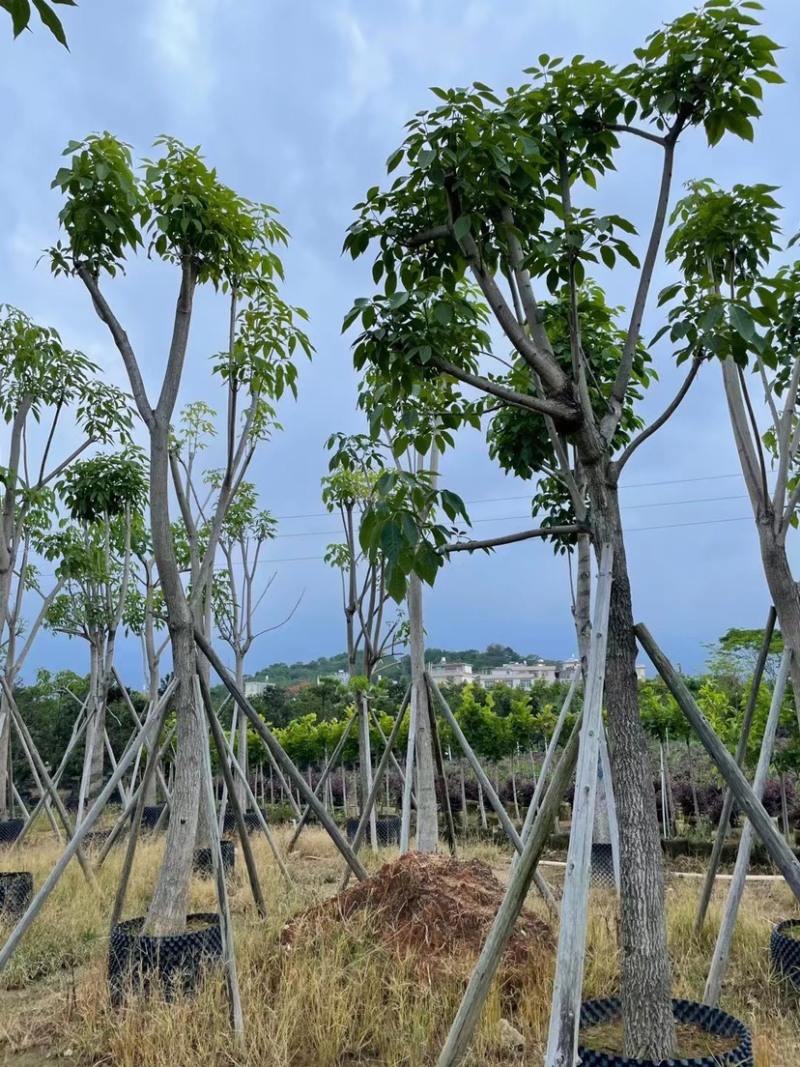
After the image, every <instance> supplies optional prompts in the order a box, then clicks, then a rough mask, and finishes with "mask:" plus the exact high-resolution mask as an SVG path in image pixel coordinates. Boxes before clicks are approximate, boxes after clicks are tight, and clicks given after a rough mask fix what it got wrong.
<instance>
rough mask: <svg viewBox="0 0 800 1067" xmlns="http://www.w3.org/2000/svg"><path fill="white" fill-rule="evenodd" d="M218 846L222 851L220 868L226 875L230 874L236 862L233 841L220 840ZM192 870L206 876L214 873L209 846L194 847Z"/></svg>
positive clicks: (212, 857) (212, 858)
mask: <svg viewBox="0 0 800 1067" xmlns="http://www.w3.org/2000/svg"><path fill="white" fill-rule="evenodd" d="M219 846H220V851H221V852H222V870H223V871H224V872H225V874H226V875H228V874H232V873H233V867H234V864H235V862H236V850H235V848H234V845H233V841H220V843H219ZM192 870H193V871H194V873H195V874H200V875H202V876H203V877H206V878H210V877H211V876H212V874H213V873H214V856H213V852H212V850H211V849H210V848H196V849H195V850H194V857H193V858H192Z"/></svg>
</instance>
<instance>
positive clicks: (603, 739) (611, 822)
mask: <svg viewBox="0 0 800 1067" xmlns="http://www.w3.org/2000/svg"><path fill="white" fill-rule="evenodd" d="M600 766H601V767H602V769H603V783H604V785H605V789H606V809H607V811H608V828H609V831H610V833H611V862H612V864H613V866H614V884H615V886H616V888H617V894H619V892H620V890H621V884H620V883H621V871H620V862H619V820H618V819H617V800H616V797H615V796H614V782H613V780H612V777H611V759H610V757H609V753H608V737H607V735H606V729H605V726H603V727H602V729H601V730H600Z"/></svg>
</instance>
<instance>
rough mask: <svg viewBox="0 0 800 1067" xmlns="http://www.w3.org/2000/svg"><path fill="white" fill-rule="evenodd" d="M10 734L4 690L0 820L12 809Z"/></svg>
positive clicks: (0, 733)
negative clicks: (9, 769)
mask: <svg viewBox="0 0 800 1067" xmlns="http://www.w3.org/2000/svg"><path fill="white" fill-rule="evenodd" d="M4 713H5V714H4ZM10 736H11V718H10V716H9V715H8V708H7V707H6V695H5V692H4V693H3V694H2V697H0V822H4V821H5V820H6V819H8V817H9V814H8V813H9V810H10V793H11V778H10V775H9V773H8V767H9V738H10Z"/></svg>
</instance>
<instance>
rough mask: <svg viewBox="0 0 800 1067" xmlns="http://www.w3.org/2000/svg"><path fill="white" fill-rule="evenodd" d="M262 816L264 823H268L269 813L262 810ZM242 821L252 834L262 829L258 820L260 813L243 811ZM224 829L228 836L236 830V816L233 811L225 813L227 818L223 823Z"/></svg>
mask: <svg viewBox="0 0 800 1067" xmlns="http://www.w3.org/2000/svg"><path fill="white" fill-rule="evenodd" d="M261 814H262V816H263V818H264V822H266V821H267V813H266V812H265V811H264V810H263V809H262V811H261ZM242 819H243V820H244V825H245V827H246V828H247V832H248V833H249V834H252V833H253V832H254V831H255V830H260V829H261V823H260V822H259V819H258V812H255V811H243V812H242ZM222 829H223V830H224V832H225V833H226V834H231V833H233V831H234V830H235V829H236V816H235V815H234V813H233V812H232V811H226V812H225V818H224V819H223V821H222Z"/></svg>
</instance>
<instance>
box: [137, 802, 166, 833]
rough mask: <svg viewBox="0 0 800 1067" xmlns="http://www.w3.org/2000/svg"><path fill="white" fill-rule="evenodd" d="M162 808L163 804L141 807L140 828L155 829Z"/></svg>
mask: <svg viewBox="0 0 800 1067" xmlns="http://www.w3.org/2000/svg"><path fill="white" fill-rule="evenodd" d="M163 810H164V805H163V804H155V805H153V806H148V807H146V808H142V829H143V830H155V828H156V826H157V825H158V820H159V819H160V818H161V812H162V811H163Z"/></svg>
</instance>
